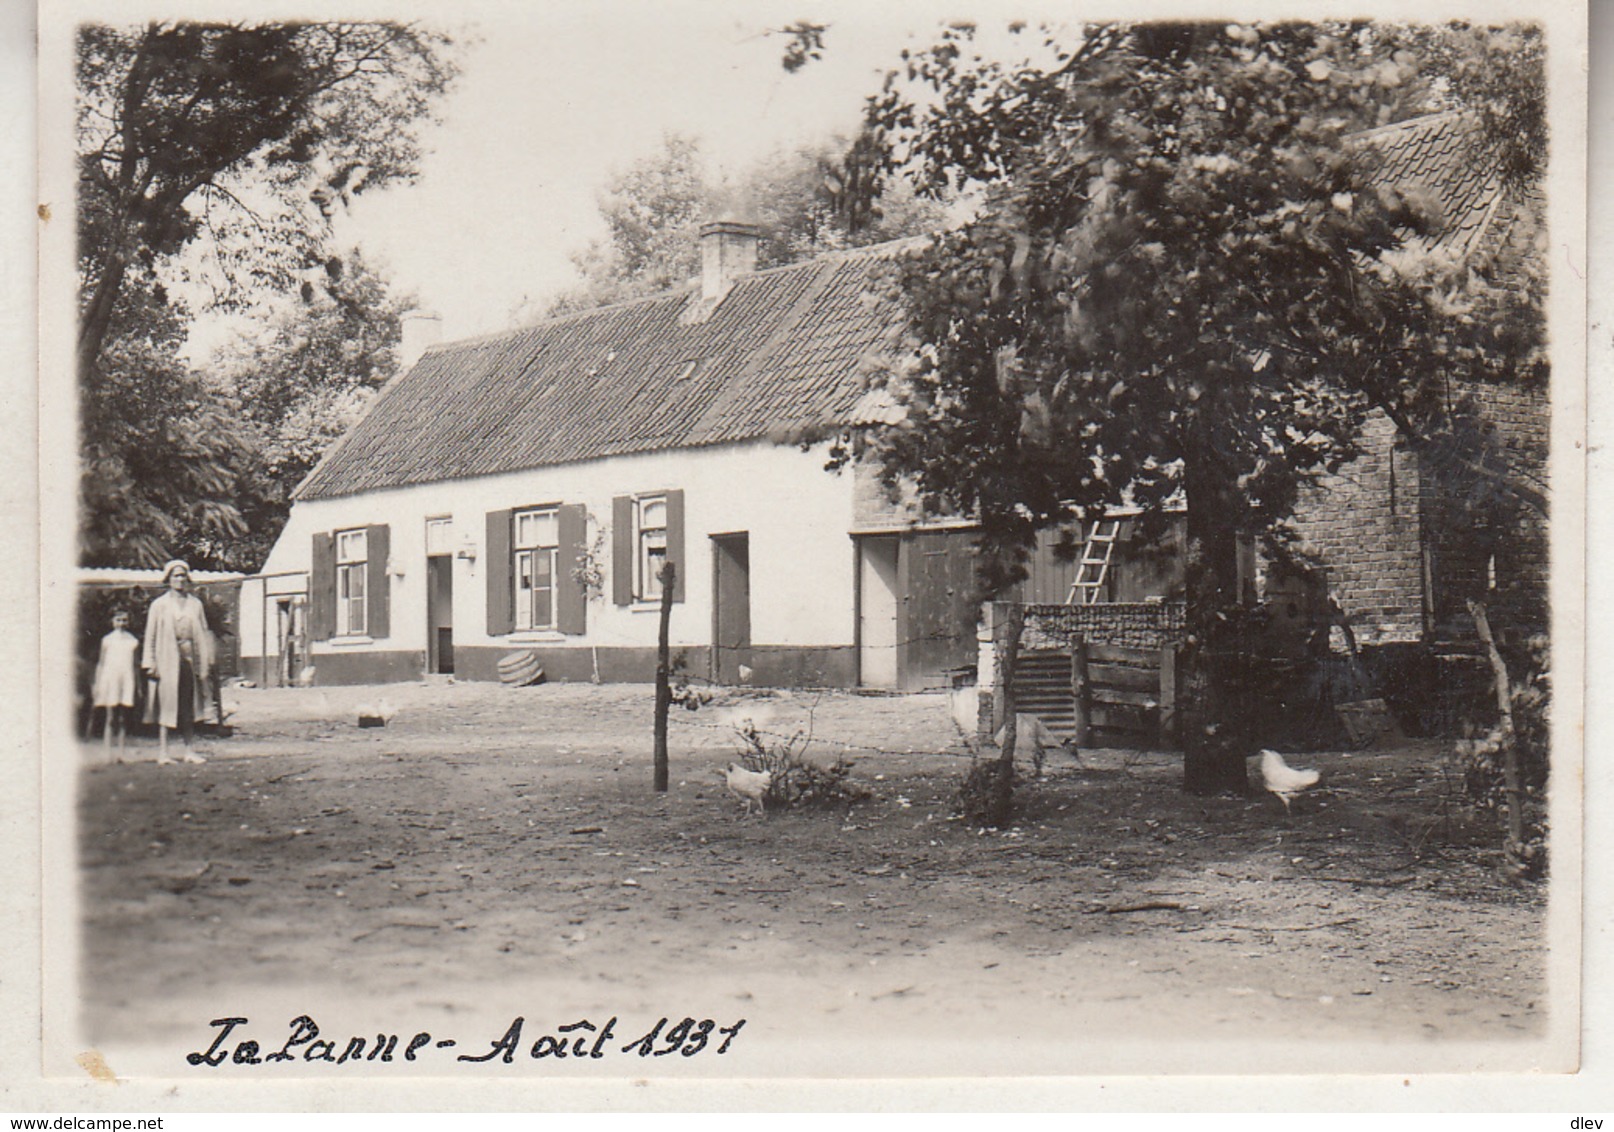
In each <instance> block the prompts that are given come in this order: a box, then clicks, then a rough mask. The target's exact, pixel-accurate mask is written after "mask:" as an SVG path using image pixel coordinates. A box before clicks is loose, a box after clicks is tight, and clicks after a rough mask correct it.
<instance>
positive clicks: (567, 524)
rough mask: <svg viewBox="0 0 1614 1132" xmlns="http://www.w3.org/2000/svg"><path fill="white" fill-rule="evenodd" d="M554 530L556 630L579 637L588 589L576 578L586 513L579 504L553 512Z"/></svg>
mask: <svg viewBox="0 0 1614 1132" xmlns="http://www.w3.org/2000/svg"><path fill="white" fill-rule="evenodd" d="M555 527H556V536H557V541H558V542H559V544H560V551H559V553H558V554H556V556H555V557H556V558H557V559H558V560H559V569H558V571H557V573H558V574H559V575H560V576H559V577H558V578H556V579H555V627H556V628H557V629H559V630H560V631H561V632H562V633H571V634H572V635H574V636H578V635H581V634H583V633H585V632H587V631H588V589H587V587H585V586H584V585H583V583H582V582H579V581H578V580H577V578H576V573H577V569H578V567H580V566H582V565H583V556H584V554H586V553H587V549H588V548H587V541H588V512H587V510H586V509H585V508H584V507H583V505H582V504H581V503H569V504H567V505H566V506H564V507H562V508H560V509H559V510H558V511H556V512H555Z"/></svg>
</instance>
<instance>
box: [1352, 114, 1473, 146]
mask: <svg viewBox="0 0 1614 1132" xmlns="http://www.w3.org/2000/svg"><path fill="white" fill-rule="evenodd" d="M1478 117H1479V115H1478V114H1477V113H1476V112H1475V111H1473V110H1465V109H1463V108H1462V107H1460V106H1454V107H1452V108H1451V109H1449V110H1435V111H1431V112H1430V113H1427V114H1415V115H1413V116H1412V117H1411V118H1402V119H1401V120H1400V121H1399V122H1387V123H1385V124H1384V125H1382V126H1369V127H1368V128H1367V129H1365V130H1357V131H1356V132H1354V133H1350V134H1346V135H1345V136H1346V138H1347V139H1348V140H1350V141H1367V140H1371V139H1373V138H1378V137H1382V136H1384V135H1386V134H1392V133H1410V132H1411V131H1412V130H1413V129H1414V128H1420V129H1421V128H1423V127H1426V126H1432V125H1434V124H1435V123H1437V122H1439V121H1440V120H1441V119H1443V118H1445V119H1450V120H1452V121H1457V120H1460V119H1464V118H1473V119H1476V120H1477V119H1478Z"/></svg>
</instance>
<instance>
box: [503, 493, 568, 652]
mask: <svg viewBox="0 0 1614 1132" xmlns="http://www.w3.org/2000/svg"><path fill="white" fill-rule="evenodd" d="M558 535H559V531H558V529H557V524H556V521H555V509H554V508H547V509H545V510H542V511H518V512H516V516H515V538H514V552H515V584H516V609H515V614H516V620H515V627H516V628H517V629H518V630H520V629H553V628H554V627H555V566H556V559H557V557H558V554H557V551H558V550H559V546H560V539H559V537H558Z"/></svg>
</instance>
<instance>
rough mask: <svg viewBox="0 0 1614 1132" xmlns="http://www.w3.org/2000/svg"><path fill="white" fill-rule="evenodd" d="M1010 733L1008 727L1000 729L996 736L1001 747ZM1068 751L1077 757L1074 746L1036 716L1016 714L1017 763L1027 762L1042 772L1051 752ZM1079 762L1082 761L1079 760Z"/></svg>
mask: <svg viewBox="0 0 1614 1132" xmlns="http://www.w3.org/2000/svg"><path fill="white" fill-rule="evenodd" d="M1007 732H1008V726H1007V725H1005V726H1003V727H1000V728H998V733H997V735H996V736H994V739H995V741H996V742H997V744H998V746H999V747H1002V746H1003V739H1004V736H1005V734H1006V733H1007ZM1056 750H1068V751H1070V752H1071V754H1072V755H1073V756H1074V755H1075V750H1074V748H1073V747H1072V746H1070V745H1067V744H1066V743H1065V742H1064V741H1063V740H1062V739H1060V738H1059V736H1057V735H1055V734H1054V733H1053V732H1052V731H1050V730H1049V729H1048V725H1047V724H1046V723H1044V722H1043V721H1042V720H1040V719H1038V718H1037V717H1036V716H1034V715H1031V714H1029V713H1026V712H1015V713H1014V757H1015V760H1016V761H1020V760H1025V761H1026V762H1029V763H1031V765H1032V766H1034V767H1036V768H1037V770H1038V772H1039V773H1040V772H1041V770H1042V761H1043V756H1044V755H1045V754H1047V752H1049V751H1056ZM1078 761H1080V759H1079V758H1078Z"/></svg>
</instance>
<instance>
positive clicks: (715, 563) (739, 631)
mask: <svg viewBox="0 0 1614 1132" xmlns="http://www.w3.org/2000/svg"><path fill="white" fill-rule="evenodd" d="M751 660H752V656H751V536H750V534H749V533H747V532H745V531H741V532H739V533H738V534H727V535H713V536H712V665H711V667H712V679H713V680H715V681H716V682H717V683H719V684H739V683H744V680H743V679H742V675H743V674H742V673H741V671H740V669H741V667H742V666H744V667H746V668H747V669H749V667H750V665H751Z"/></svg>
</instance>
